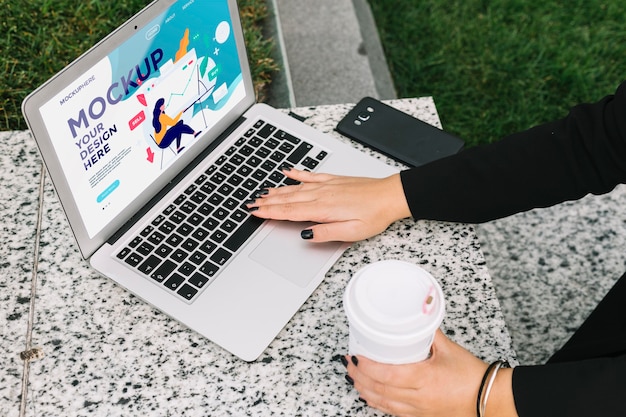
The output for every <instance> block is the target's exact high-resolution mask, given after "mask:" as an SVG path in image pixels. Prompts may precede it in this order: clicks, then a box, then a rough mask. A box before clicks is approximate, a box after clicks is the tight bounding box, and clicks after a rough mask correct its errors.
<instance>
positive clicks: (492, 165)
mask: <svg viewBox="0 0 626 417" xmlns="http://www.w3.org/2000/svg"><path fill="white" fill-rule="evenodd" d="M401 179H402V185H403V187H404V192H405V195H406V197H407V201H408V203H409V207H410V209H411V213H412V214H413V217H415V218H417V219H432V220H445V221H459V222H468V223H478V222H484V221H489V220H493V219H496V218H500V217H504V216H508V215H510V214H514V213H517V212H521V211H525V210H529V209H532V208H536V207H547V206H551V205H554V204H557V203H560V202H563V201H566V200H574V199H578V198H581V197H583V196H584V195H586V194H588V193H593V194H602V193H606V192H608V191H610V190H612V189H613V188H614V187H615V186H616V185H617V184H620V183H624V182H626V83H624V84H622V85H621V86H620V87H619V88H618V90H617V92H616V93H615V95H611V96H607V97H605V98H604V99H602V100H601V101H599V102H597V103H594V104H581V105H578V106H576V107H574V108H573V109H572V110H571V111H570V113H569V114H568V116H567V117H565V118H563V119H561V120H557V121H554V122H551V123H547V124H544V125H540V126H537V127H535V128H532V129H529V130H527V131H524V132H520V133H517V134H514V135H511V136H508V137H506V138H504V139H502V140H501V141H498V142H496V143H493V144H491V145H487V146H481V147H475V148H470V149H468V150H465V151H463V152H461V153H459V154H457V155H454V156H451V157H448V158H444V159H441V160H438V161H435V162H433V163H430V164H428V165H425V166H422V167H418V168H413V169H410V170H406V171H403V172H402V173H401Z"/></svg>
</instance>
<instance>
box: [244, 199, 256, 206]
mask: <svg viewBox="0 0 626 417" xmlns="http://www.w3.org/2000/svg"><path fill="white" fill-rule="evenodd" d="M255 202H256V199H254V198H251V199H250V200H246V201H244V202H243V205H244V206H247V205H250V204H254V203H255Z"/></svg>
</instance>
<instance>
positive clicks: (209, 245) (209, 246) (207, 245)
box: [200, 240, 217, 255]
mask: <svg viewBox="0 0 626 417" xmlns="http://www.w3.org/2000/svg"><path fill="white" fill-rule="evenodd" d="M215 248H217V245H216V244H215V243H213V242H211V241H210V240H206V241H204V242H202V245H200V250H201V251H202V252H204V253H206V254H207V255H210V254H211V253H213V251H214V250H215Z"/></svg>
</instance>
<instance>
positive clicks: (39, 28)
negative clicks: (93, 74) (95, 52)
mask: <svg viewBox="0 0 626 417" xmlns="http://www.w3.org/2000/svg"><path fill="white" fill-rule="evenodd" d="M146 4H148V1H147V0H113V1H109V0H84V1H75V0H29V1H12V0H0V34H1V35H0V51H2V53H1V54H0V72H1V73H2V74H3V76H2V77H0V131H4V130H23V129H26V124H25V122H24V120H23V118H22V113H21V109H20V106H21V102H22V100H23V99H24V97H26V95H27V94H28V93H30V92H31V91H32V90H34V89H35V88H36V87H37V86H39V85H40V84H42V83H43V82H44V81H46V80H47V79H48V78H50V77H51V76H52V75H54V74H55V73H56V72H57V71H59V70H60V69H62V68H63V67H64V66H66V65H67V64H68V63H70V62H71V61H73V60H74V59H75V58H77V57H78V56H79V55H81V54H82V53H83V52H84V51H86V50H87V49H89V47H91V46H92V45H93V44H95V43H96V42H97V41H99V40H100V39H102V38H103V37H104V36H106V35H107V34H108V33H109V32H110V31H111V30H112V29H114V28H115V27H117V26H118V25H119V24H120V23H122V22H124V21H125V20H127V19H128V18H129V17H131V16H132V15H133V14H134V13H136V12H137V11H139V10H140V9H141V8H143V7H144V6H145V5H146ZM239 6H240V10H241V16H242V24H243V26H244V31H245V38H246V44H247V46H248V51H249V59H250V62H251V63H252V71H253V80H254V83H255V88H256V89H257V96H258V97H259V99H260V100H263V94H264V91H265V88H266V87H267V85H268V84H269V82H270V81H271V74H272V73H273V72H274V71H276V64H275V63H274V62H273V61H272V60H271V59H268V58H267V57H268V56H269V55H270V54H269V52H270V51H271V49H272V48H273V41H272V40H270V39H265V38H264V37H263V36H262V22H263V19H264V18H265V16H266V15H267V8H266V3H265V0H243V1H239Z"/></svg>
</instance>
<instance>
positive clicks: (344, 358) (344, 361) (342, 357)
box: [339, 356, 348, 367]
mask: <svg viewBox="0 0 626 417" xmlns="http://www.w3.org/2000/svg"><path fill="white" fill-rule="evenodd" d="M339 360H341V363H342V364H343V366H345V367H348V360H347V359H346V357H345V356H341V357H340V358H339Z"/></svg>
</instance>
